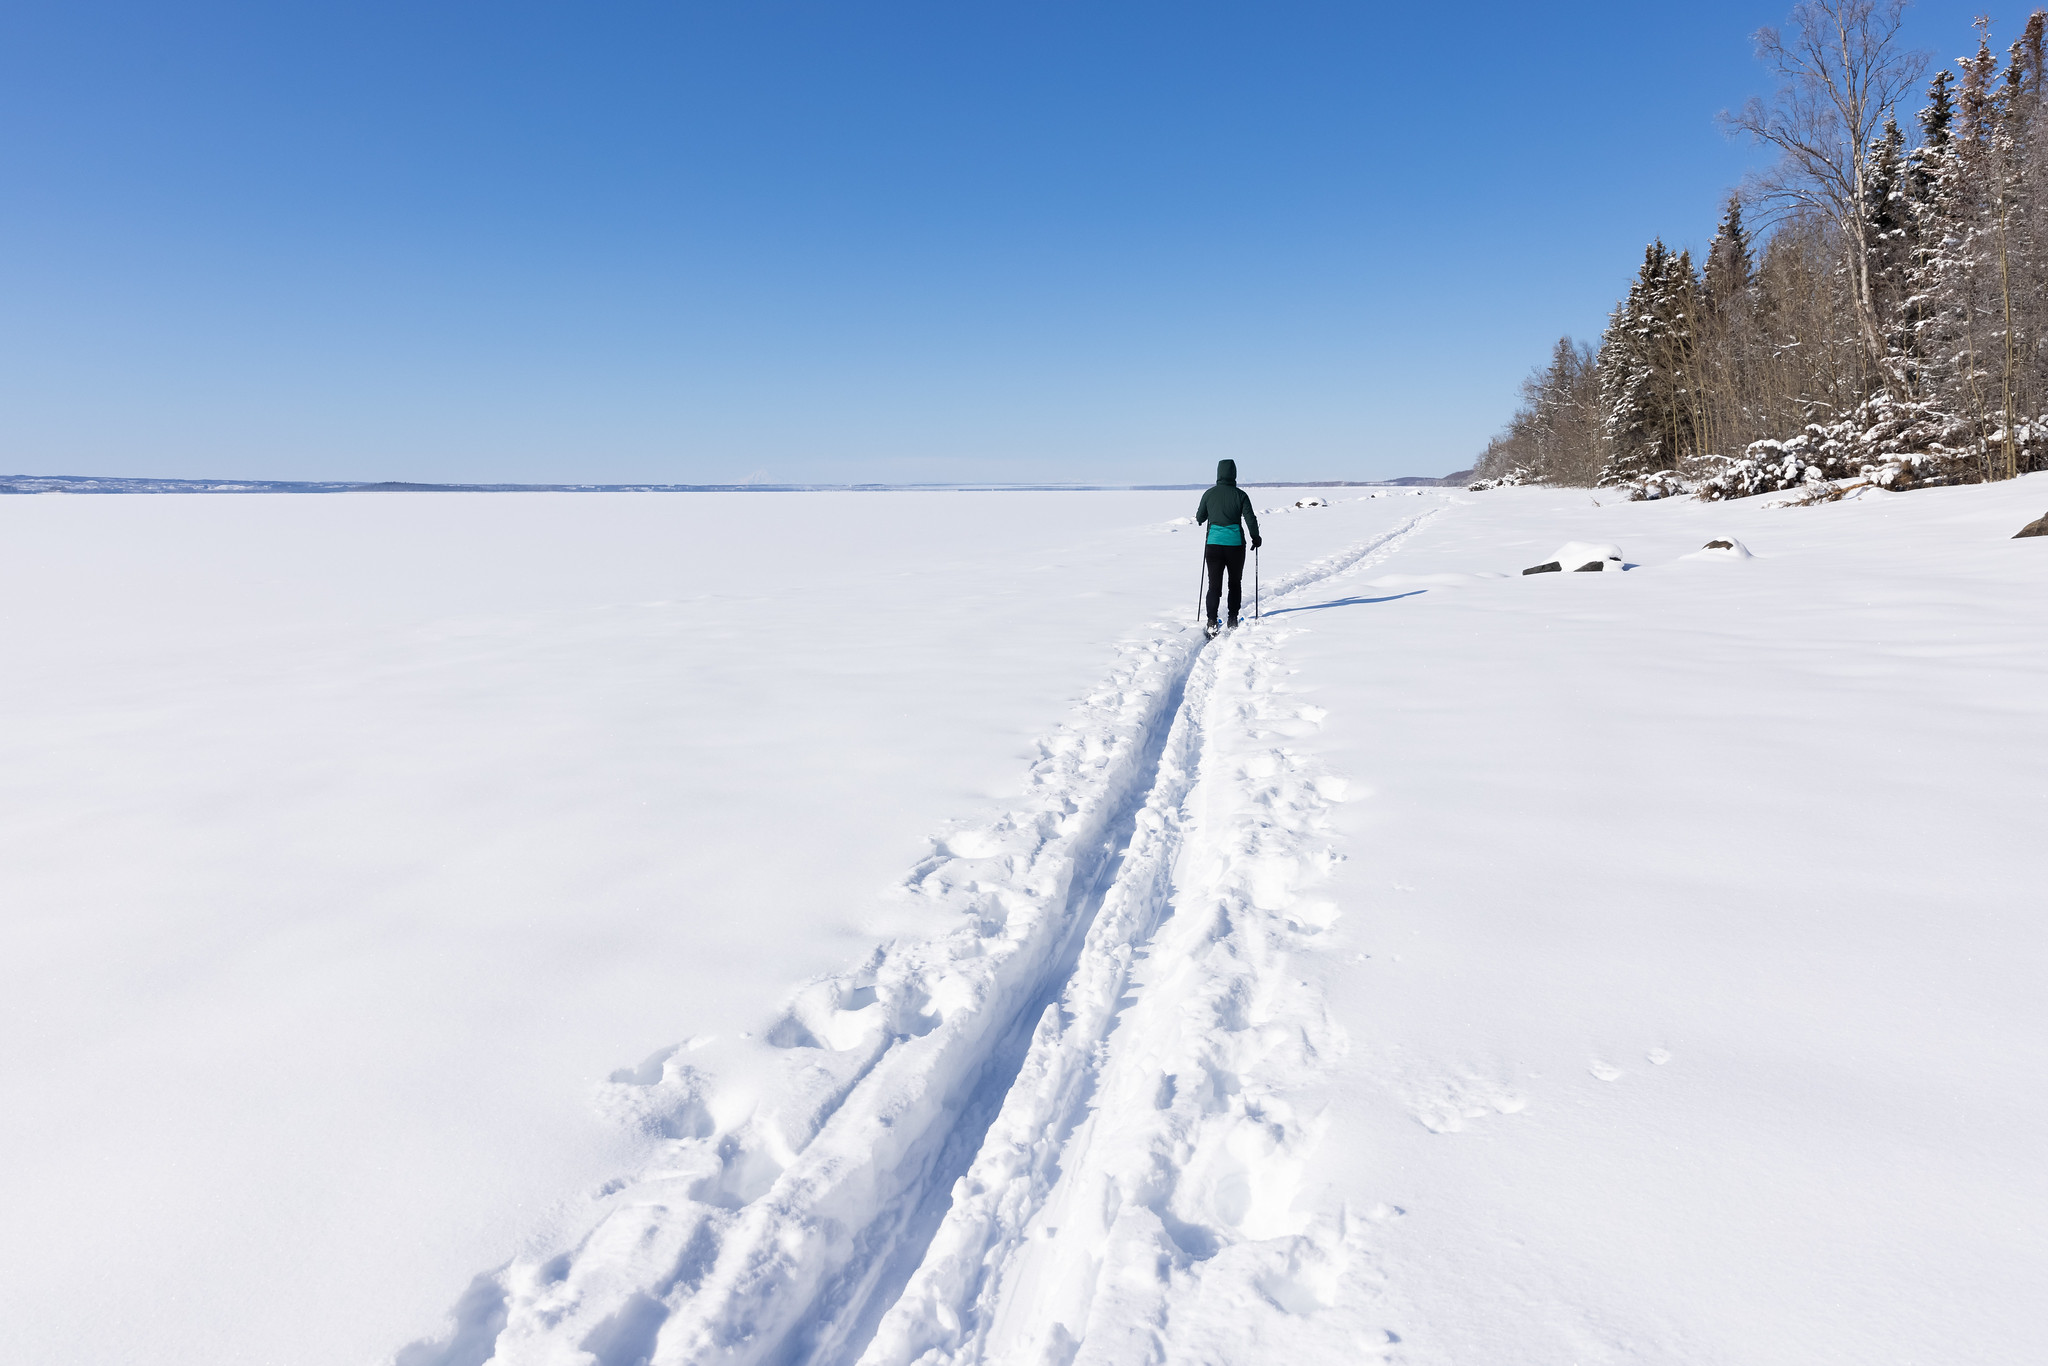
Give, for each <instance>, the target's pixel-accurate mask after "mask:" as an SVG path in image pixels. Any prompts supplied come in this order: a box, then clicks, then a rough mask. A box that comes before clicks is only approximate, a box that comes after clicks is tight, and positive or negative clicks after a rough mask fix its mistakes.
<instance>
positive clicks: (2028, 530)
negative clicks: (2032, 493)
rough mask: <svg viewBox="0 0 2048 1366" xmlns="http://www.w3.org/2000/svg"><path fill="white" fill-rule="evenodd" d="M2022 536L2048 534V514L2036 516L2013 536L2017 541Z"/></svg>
mask: <svg viewBox="0 0 2048 1366" xmlns="http://www.w3.org/2000/svg"><path fill="white" fill-rule="evenodd" d="M2022 536H2048V515H2044V516H2040V517H2036V518H2035V519H2034V520H2033V521H2031V522H2028V523H2027V524H2026V525H2025V526H2023V527H2021V528H2020V529H2019V530H2018V531H2016V532H2014V533H2013V537H2012V538H2013V539H2014V540H2015V541H2017V540H2018V539H2019V538H2020V537H2022Z"/></svg>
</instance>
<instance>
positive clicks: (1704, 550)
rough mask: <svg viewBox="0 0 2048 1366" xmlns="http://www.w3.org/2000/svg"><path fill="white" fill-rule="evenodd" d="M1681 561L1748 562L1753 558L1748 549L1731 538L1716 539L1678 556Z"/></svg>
mask: <svg viewBox="0 0 2048 1366" xmlns="http://www.w3.org/2000/svg"><path fill="white" fill-rule="evenodd" d="M1678 558H1679V559H1681V560H1748V559H1754V558H1755V556H1753V555H1751V554H1750V553H1749V547H1748V546H1746V545H1744V544H1743V543H1742V542H1740V541H1738V540H1735V539H1733V538H1732V537H1716V538H1715V539H1714V540H1711V541H1708V542H1707V543H1706V544H1705V545H1703V546H1701V547H1700V548H1699V549H1698V550H1695V551H1693V552H1692V554H1690V555H1680V556H1679V557H1678Z"/></svg>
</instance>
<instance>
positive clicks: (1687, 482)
mask: <svg viewBox="0 0 2048 1366" xmlns="http://www.w3.org/2000/svg"><path fill="white" fill-rule="evenodd" d="M1608 487H1609V488H1610V489H1611V490H1613V491H1614V492H1616V493H1619V494H1620V495H1621V496H1622V498H1623V499H1624V500H1626V501H1627V502H1631V503H1644V502H1652V501H1655V500H1656V499H1659V498H1676V497H1678V496H1679V495H1680V494H1682V493H1694V492H1697V491H1698V489H1699V482H1698V481H1697V480H1693V479H1688V478H1686V477H1685V476H1684V475H1682V474H1680V473H1679V472H1678V471H1677V470H1653V471H1651V472H1650V473H1648V474H1644V475H1638V476H1637V477H1636V478H1634V479H1624V480H1622V481H1621V482H1619V483H1616V484H1610V485H1608Z"/></svg>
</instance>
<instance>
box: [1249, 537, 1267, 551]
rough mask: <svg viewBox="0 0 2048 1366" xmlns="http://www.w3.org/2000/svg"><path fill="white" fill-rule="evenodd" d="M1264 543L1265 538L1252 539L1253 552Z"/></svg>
mask: <svg viewBox="0 0 2048 1366" xmlns="http://www.w3.org/2000/svg"><path fill="white" fill-rule="evenodd" d="M1265 543H1266V541H1265V538H1264V537H1262V536H1254V537H1252V549H1254V550H1257V549H1258V548H1259V547H1260V546H1262V545H1264V544H1265Z"/></svg>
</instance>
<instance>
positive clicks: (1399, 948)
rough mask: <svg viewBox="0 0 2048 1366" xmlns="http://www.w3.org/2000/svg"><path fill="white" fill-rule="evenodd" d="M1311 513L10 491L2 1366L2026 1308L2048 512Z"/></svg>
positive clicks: (1567, 509) (2019, 497)
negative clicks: (1204, 548) (1603, 564)
mask: <svg viewBox="0 0 2048 1366" xmlns="http://www.w3.org/2000/svg"><path fill="white" fill-rule="evenodd" d="M1304 496H1306V495H1304V494H1303V493H1302V491H1298V490H1289V491H1287V494H1286V496H1285V497H1282V496H1280V495H1279V494H1278V493H1277V492H1276V491H1263V492H1262V491H1256V490H1255V491H1254V497H1255V499H1256V500H1257V501H1258V503H1259V505H1260V506H1261V508H1262V509H1264V508H1266V507H1272V508H1274V509H1275V510H1274V511H1273V512H1272V513H1270V514H1266V515H1265V520H1266V522H1267V524H1268V525H1267V528H1266V533H1267V546H1266V551H1265V555H1264V561H1265V563H1264V566H1263V569H1264V588H1265V598H1266V606H1267V609H1268V616H1267V617H1266V619H1265V620H1264V621H1263V622H1262V623H1260V624H1259V625H1258V626H1256V627H1253V628H1249V629H1246V630H1243V631H1240V632H1239V633H1237V634H1236V635H1234V636H1230V637H1226V638H1225V639H1223V640H1220V641H1218V642H1215V643H1213V644H1209V645H1203V644H1202V643H1201V640H1200V637H1199V635H1198V633H1196V632H1194V631H1192V630H1190V629H1188V627H1189V622H1190V620H1191V618H1192V615H1193V612H1192V606H1193V597H1194V591H1195V586H1196V585H1195V579H1196V573H1195V564H1196V557H1197V548H1198V547H1197V539H1196V537H1195V535H1194V534H1193V533H1192V528H1190V527H1187V526H1185V525H1176V524H1175V519H1178V518H1184V517H1185V516H1186V514H1187V513H1188V511H1189V510H1190V509H1191V505H1192V502H1193V495H1191V494H1180V493H1059V494H1028V493H1002V494H939V493H904V494H876V493H864V494H823V493H819V494H738V495H709V494H707V495H665V494H618V495H606V494H561V495H556V494H530V495H510V494H501V495H428V494H414V495H331V496H322V497H290V496H276V497H272V496H265V495H248V496H244V497H240V498H234V499H227V498H181V499H173V498H147V497H134V498H99V499H89V500H88V499H68V498H63V497H58V496H45V497H39V498H32V499H31V498H21V499H9V500H5V501H4V502H0V572H4V573H5V574H6V577H7V581H8V582H9V583H10V584H12V585H13V586H14V591H13V592H11V593H10V594H9V595H8V597H7V599H6V601H5V605H4V607H0V633H4V637H5V639H7V641H8V643H9V647H10V650H9V667H8V668H7V670H5V671H4V672H0V714H4V715H5V716H6V717H7V718H8V724H7V726H6V727H5V729H4V732H0V802H4V808H0V897H4V899H5V904H6V911H5V918H4V920H0V935H4V939H0V1094H4V1095H5V1096H6V1097H7V1098H8V1103H7V1104H6V1105H5V1106H0V1208H5V1209H7V1210H8V1211H9V1226H10V1230H11V1231H12V1233H13V1236H12V1237H11V1238H9V1239H8V1240H6V1242H5V1244H4V1246H0V1287H4V1298H5V1301H6V1312H5V1313H0V1357H4V1358H5V1359H6V1360H10V1361H11V1360H22V1361H62V1362H72V1361H75V1362H82V1363H113V1362H128V1361H149V1362H152V1363H176V1364H179V1366H182V1364H183V1363H199V1362H205V1363H210V1364H212V1363H219V1364H220V1366H232V1364H233V1363H245V1362H246V1363H257V1362H264V1363H268V1362H293V1363H307V1364H308V1366H325V1363H337V1364H338V1366H357V1364H358V1363H368V1362H372V1361H378V1360H385V1361H389V1360H391V1359H392V1358H393V1354H394V1353H395V1354H396V1359H397V1360H398V1361H399V1362H401V1363H403V1366H426V1364H427V1363H448V1364H449V1366H456V1364H458V1363H460V1364H463V1366H469V1364H473V1363H480V1362H483V1361H486V1360H492V1359H495V1360H496V1361H499V1362H502V1363H527V1362H536V1363H537V1362H561V1363H572V1362H573V1363H591V1362H596V1363H602V1366H633V1364H634V1363H639V1362H644V1361H652V1362H655V1363H684V1362H690V1363H696V1362H705V1363H709V1362H726V1363H743V1362H761V1363H771V1362H772V1363H798V1362H816V1363H820V1366H825V1364H826V1363H835V1364H836V1363H853V1362H856V1361H858V1362H863V1363H868V1364H870V1366H883V1364H884V1363H904V1364H906V1366H907V1363H911V1362H919V1363H929V1364H933V1366H935V1364H936V1363H962V1364H963V1366H964V1363H970V1362H990V1363H1020V1364H1021V1363H1031V1364H1032V1366H1037V1363H1041V1362H1049V1363H1054V1364H1055V1366H1069V1364H1070V1363H1117V1364H1118V1366H1122V1364H1123V1363H1137V1362H1149V1361H1186V1362H1246V1363H1250V1362H1266V1361H1273V1360H1287V1359H1295V1360H1300V1361H1304V1362H1310V1361H1313V1362H1323V1361H1328V1362H1340V1361H1341V1362H1350V1361H1357V1360H1369V1359H1378V1358H1380V1357H1385V1358H1387V1359H1390V1360H1397V1361H1405V1362H1415V1363H1425V1362H1426V1363H1445V1364H1446V1366H1450V1364H1452V1363H1457V1364H1459V1366H1464V1364H1466V1363H1473V1362H1497V1361H1498V1362H1505V1361H1514V1362H1518V1363H1566V1362H1602V1361H1624V1360H1627V1361H1658V1362H1667V1361H1668V1362H1729V1363H1758V1362H1785V1363H1794V1362H1799V1363H1804V1362H1811V1361H1815V1360H1828V1359H1841V1360H1854V1361H1872V1362H1875V1361H1896V1362H1909V1361H1934V1360H2021V1359H2025V1358H2026V1357H2027V1356H2029V1355H2030V1354H2031V1352H2032V1351H2033V1350H2035V1349H2036V1348H2035V1344H2036V1343H2038V1341H2039V1338H2040V1335H2041V1330H2042V1328H2043V1327H2044V1324H2043V1322H2042V1318H2043V1316H2042V1314H2041V1311H2040V1310H2039V1308H2038V1306H2037V1304H2036V1301H2038V1299H2039V1296H2038V1294H2037V1293H2036V1291H2037V1287H2038V1285H2039V1284H2040V1282H2041V1280H2042V1278H2043V1275H2044V1274H2048V1246H2044V1242H2043V1233H2042V1231H2041V1230H2042V1229H2043V1227H2044V1225H2048V1175H2044V1174H2043V1172H2042V1170H2041V1166H2040V1163H2039V1161H2038V1149H2039V1147H2040V1143H2041V1141H2042V1135H2043V1134H2044V1133H2048V1100H2044V1099H2043V1096H2044V1090H2043V1086H2042V1083H2043V1082H2044V1080H2048V1066H2044V1064H2048V1056H2044V1054H2048V1044H2044V1039H2043V1029H2042V1026H2043V1024H2044V1017H2048V1008H2044V1007H2043V1006H2042V1005H2041V1004H2040V983H2041V981H2042V980H2043V976H2044V969H2048V928H2044V927H2043V926H2042V924H2041V916H2040V906H2041V904H2042V897H2041V894H2040V892H2039V890H2038V889H2039V888H2040V886H2041V885H2042V883H2043V880H2044V879H2043V874H2044V872H2048V856H2044V854H2043V852H2042V845H2041V839H2040V835H2039V831H2038V824H2039V819H2040V812H2041V810H2042V801H2043V797H2044V783H2048V780H2044V779H2043V778H2042V777H2041V776H2040V768H2039V759H2038V755H2039V754H2041V753H2043V752H2048V705H2044V699H2043V696H2042V691H2041V685H2042V680H2043V679H2044V678H2048V630H2044V628H2048V594H2044V589H2048V542H2044V541H2041V540H2032V541H2012V540H2009V539H2007V538H2009V537H2010V536H2011V534H2012V532H2013V531H2014V530H2016V529H2017V528H2018V527H2019V526H2020V524H2022V523H2023V522H2026V521H2029V520H2031V519H2032V518H2034V517H2036V516H2038V515H2040V513H2041V511H2042V509H2043V507H2044V506H2048V481H2044V480H2040V479H2032V478H2030V479H2023V480H2020V481H2016V482H2015V483H2013V484H2009V485H2004V486H1995V487H1988V488H1972V489H1959V490H1936V491H1923V492H1916V493H1911V494H1903V495H1881V494H1880V495H1871V496H1867V497H1865V498H1863V499H1861V500H1858V501H1853V502H1843V503H1838V504H1832V505H1826V506H1821V507H1814V508H1780V509H1768V508H1764V507H1762V506H1761V504H1760V503H1759V502H1758V500H1748V501H1745V502H1738V503H1732V504H1720V505H1701V504H1697V503H1691V502H1682V503H1681V502H1665V503H1652V504H1633V505H1619V506H1607V507H1601V506H1597V505H1596V504H1595V502H1594V500H1593V499H1592V498H1590V497H1588V496H1587V495H1586V494H1584V493H1565V492H1557V491H1546V490H1537V489H1514V490H1501V491H1496V492H1493V493H1488V494H1482V495H1468V494H1463V493H1446V492H1438V491H1435V490H1430V491H1428V492H1425V493H1422V494H1419V495H1418V494H1415V493H1411V492H1407V491H1401V492H1398V493H1396V492H1393V491H1388V492H1386V493H1384V494H1382V495H1379V496H1371V495H1368V494H1366V493H1364V492H1363V491H1361V490H1331V491H1329V492H1328V493H1327V495H1326V496H1327V497H1328V498H1329V499H1330V501H1331V506H1328V507H1304V508H1300V509H1294V508H1293V507H1292V503H1293V502H1294V500H1295V499H1296V498H1297V497H1304ZM1283 506H1285V507H1287V509H1288V510H1286V511H1284V512H1283V511H1281V510H1279V509H1280V508H1282V507H1283ZM1715 538H1731V539H1734V540H1737V541H1739V542H1740V543H1741V544H1742V545H1743V546H1745V547H1746V548H1747V550H1748V551H1750V552H1753V555H1751V556H1749V557H1747V558H1745V557H1743V556H1742V555H1740V554H1736V553H1728V552H1719V553H1714V554H1709V555H1705V556H1695V555H1693V554H1692V552H1694V551H1697V550H1699V549H1700V547H1701V546H1702V545H1703V544H1704V543H1705V542H1706V541H1707V540H1709V539H1715ZM1574 541H1578V542H1584V543H1587V544H1594V545H1609V544H1611V545H1613V546H1616V547H1618V548H1619V549H1620V550H1621V551H1622V553H1623V554H1624V557H1625V560H1626V562H1627V563H1629V564H1630V565H1632V566H1634V567H1633V568H1631V569H1630V570H1628V571H1627V572H1625V573H1619V574H1616V573H1602V574H1574V573H1557V574H1543V575H1535V576H1529V577H1523V576H1522V575H1521V574H1520V573H1519V571H1520V570H1521V569H1523V568H1526V567H1529V566H1531V565H1535V564H1538V563H1541V562H1543V561H1545V560H1547V559H1549V558H1551V557H1553V556H1554V555H1555V554H1556V553H1557V551H1558V548H1559V547H1560V546H1561V545H1565V544H1566V543H1569V542H1574ZM451 1311H452V1317H451Z"/></svg>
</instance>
